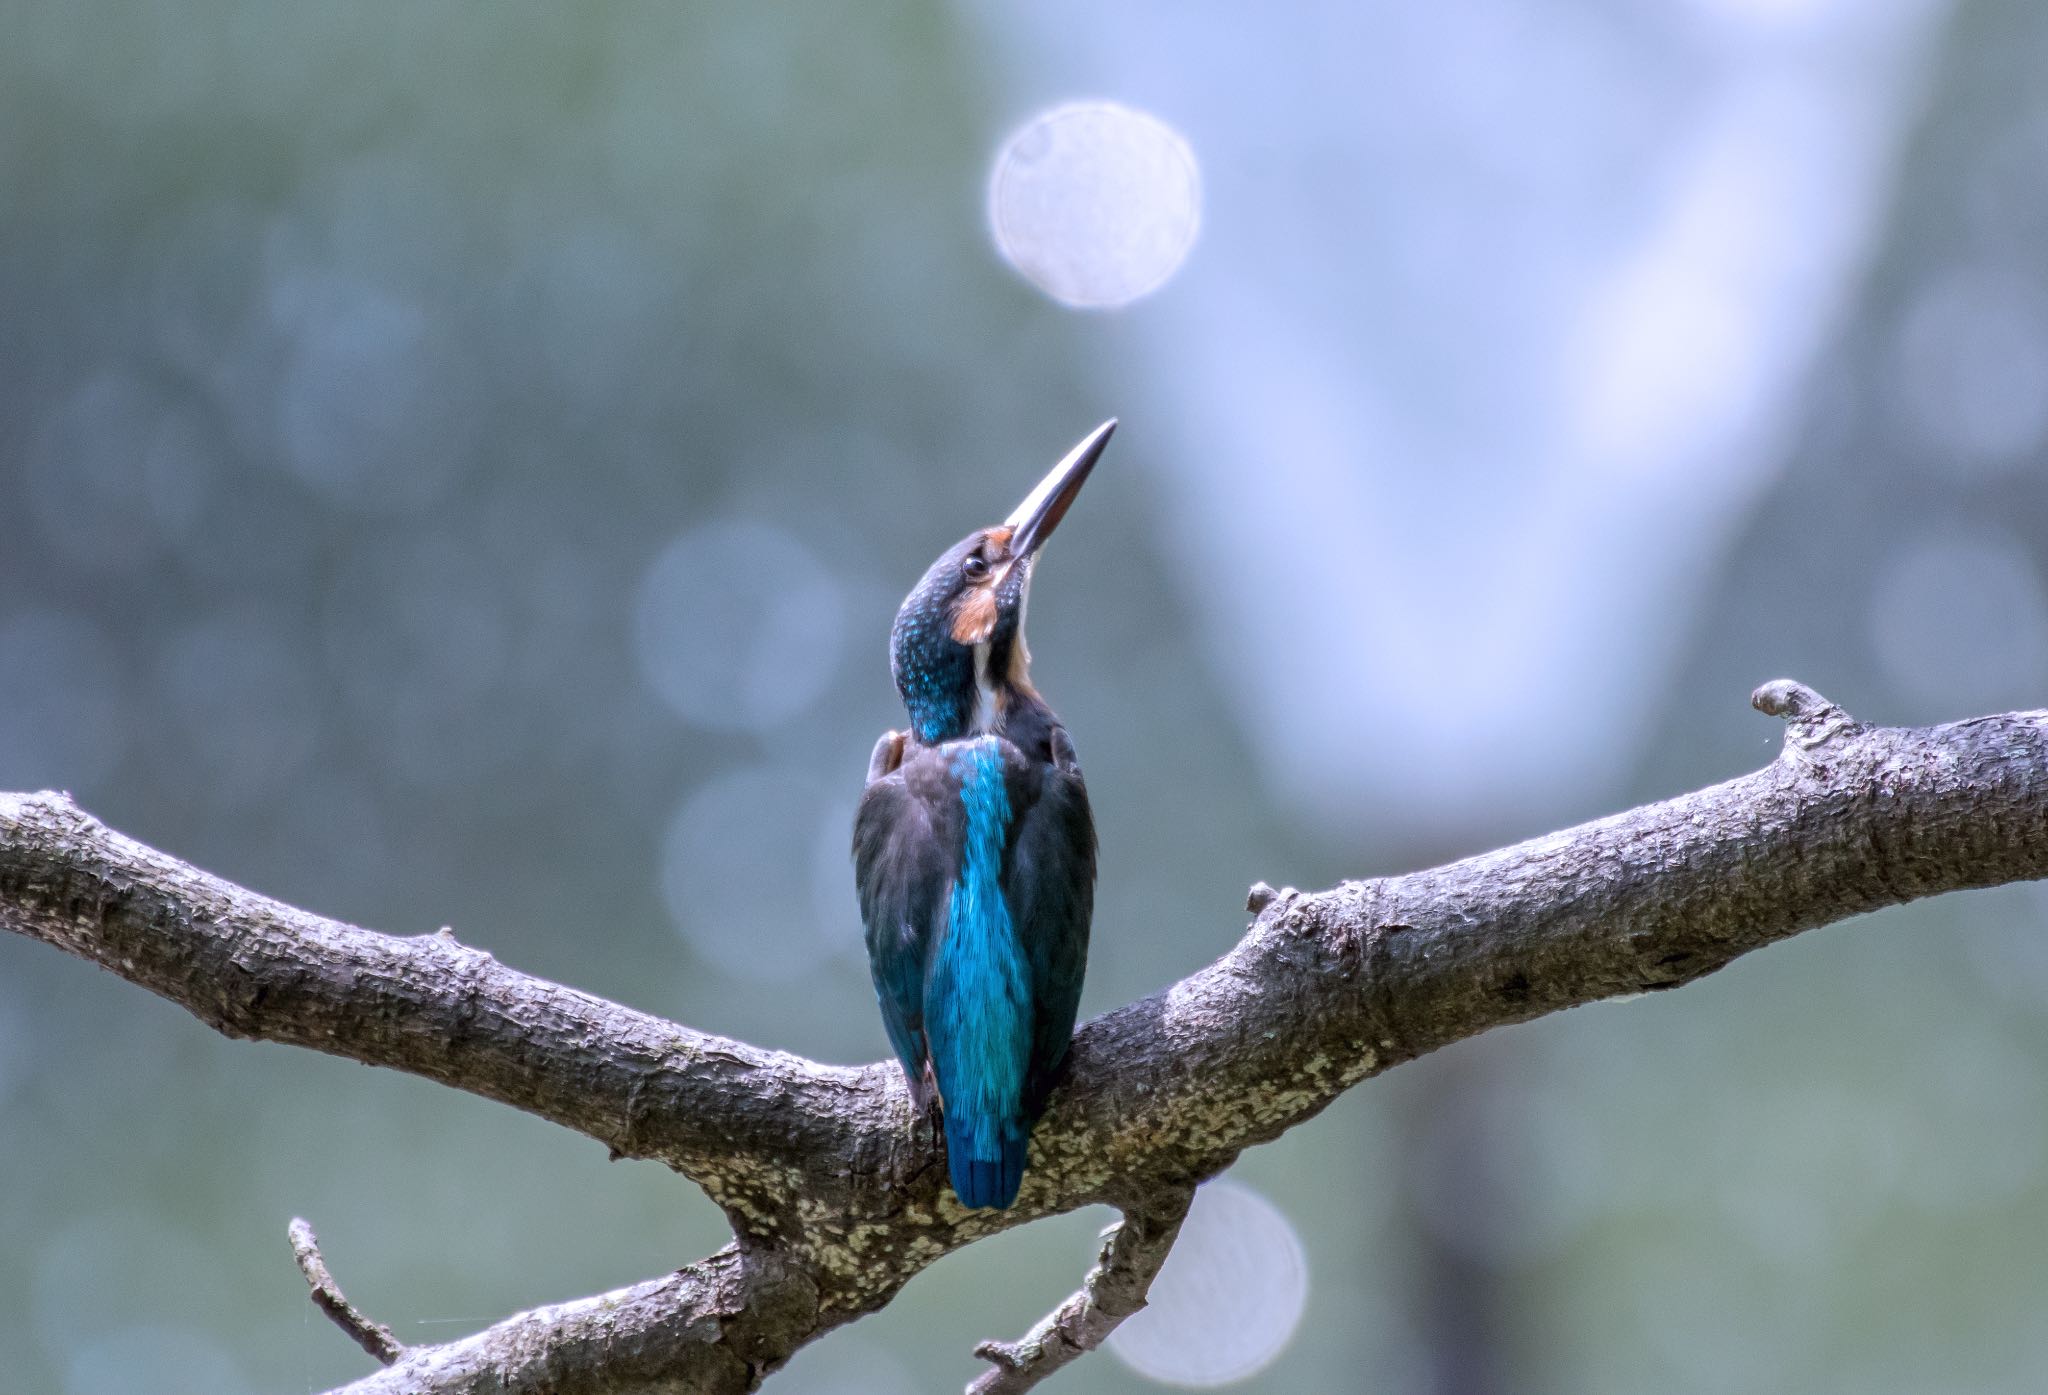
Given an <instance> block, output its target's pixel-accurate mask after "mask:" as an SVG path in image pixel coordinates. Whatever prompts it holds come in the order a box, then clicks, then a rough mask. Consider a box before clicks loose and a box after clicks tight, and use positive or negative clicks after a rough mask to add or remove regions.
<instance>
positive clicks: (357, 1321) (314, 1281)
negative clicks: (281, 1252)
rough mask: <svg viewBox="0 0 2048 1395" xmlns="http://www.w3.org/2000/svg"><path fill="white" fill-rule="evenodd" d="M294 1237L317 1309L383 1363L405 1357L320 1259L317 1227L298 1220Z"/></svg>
mask: <svg viewBox="0 0 2048 1395" xmlns="http://www.w3.org/2000/svg"><path fill="white" fill-rule="evenodd" d="M290 1235H291V1238H292V1258H293V1259H295V1260H297V1261H298V1262H299V1272H300V1273H301V1274H304V1275H305V1276H306V1285H307V1287H309V1288H311V1289H312V1290H313V1306H314V1307H316V1308H318V1309H319V1310H320V1311H321V1312H323V1313H325V1314H327V1316H328V1317H330V1318H332V1319H333V1320H334V1325H335V1326H336V1327H339V1328H340V1329H341V1330H342V1331H344V1332H346V1333H348V1335H349V1338H350V1339H351V1340H352V1341H354V1342H355V1344H356V1345H357V1346H359V1347H361V1348H362V1349H363V1350H364V1351H366V1352H368V1353H370V1355H371V1356H373V1357H375V1358H376V1359H377V1360H378V1362H379V1363H381V1364H383V1365H385V1366H389V1365H392V1364H393V1363H395V1362H397V1361H398V1360H400V1359H401V1358H402V1357H404V1355H405V1346H404V1344H403V1343H401V1342H400V1341H399V1340H398V1338H397V1337H395V1336H393V1335H392V1333H391V1329H390V1328H388V1327H386V1326H385V1325H384V1324H383V1323H381V1322H373V1321H371V1320H370V1318H369V1316H368V1315H367V1314H365V1313H364V1312H363V1311H362V1309H360V1308H358V1307H356V1305H355V1304H353V1303H351V1302H349V1301H348V1299H347V1298H346V1297H344V1296H343V1295H342V1292H341V1285H340V1284H337V1283H336V1282H334V1276H333V1275H332V1274H330V1273H328V1272H327V1261H326V1260H324V1259H322V1258H321V1257H320V1237H319V1236H317V1235H315V1234H314V1233H313V1227H312V1226H311V1225H309V1224H307V1223H306V1221H304V1220H303V1219H301V1218H300V1217H297V1216H294V1217H293V1218H292V1224H291V1230H290Z"/></svg>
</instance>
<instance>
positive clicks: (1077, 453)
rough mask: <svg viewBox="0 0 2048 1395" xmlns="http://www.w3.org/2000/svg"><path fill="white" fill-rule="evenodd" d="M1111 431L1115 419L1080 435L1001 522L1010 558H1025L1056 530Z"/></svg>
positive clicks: (1106, 442)
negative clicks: (1007, 534)
mask: <svg viewBox="0 0 2048 1395" xmlns="http://www.w3.org/2000/svg"><path fill="white" fill-rule="evenodd" d="M1114 430H1116V418H1115V417H1111V418H1110V419H1109V420H1108V421H1106V422H1104V423H1102V425H1100V426H1098V427H1096V428H1095V429H1094V430H1093V431H1091V432H1089V433H1088V434H1087V435H1086V436H1083V437H1082V438H1081V444H1079V445H1078V446H1075V447H1074V448H1073V449H1072V450H1070V451H1068V452H1067V455H1066V458H1065V459H1064V460H1062V461H1060V463H1059V464H1057V465H1055V466H1053V467H1052V470H1051V472H1050V473H1048V474H1047V475H1046V477H1045V478H1044V479H1042V480H1040V481H1039V482H1038V487H1037V488H1036V489H1034V490H1032V491H1031V492H1030V493H1029V494H1027V495H1025V496H1024V502H1023V503H1021V504H1019V505H1017V507H1016V509H1015V510H1014V511H1013V512H1012V513H1011V514H1010V516H1009V517H1008V518H1006V519H1004V520H1003V523H1004V525H1005V526H1006V527H1008V528H1010V529H1012V530H1013V531H1012V532H1011V534H1010V555H1011V556H1012V557H1015V558H1019V559H1022V558H1025V557H1029V556H1030V555H1031V554H1032V553H1034V552H1036V551H1038V548H1039V545H1040V544H1042V543H1043V542H1044V541H1045V540H1046V539H1047V538H1049V537H1051V536H1052V530H1053V529H1055V528H1057V527H1059V523H1060V520H1061V519H1062V518H1065V517H1066V516H1067V508H1068V506H1069V505H1071V504H1072V503H1073V502H1074V496H1075V495H1076V494H1079V493H1080V492H1081V486H1082V485H1083V484H1085V483H1086V482H1087V480H1088V472H1089V471H1090V470H1092V469H1094V468H1095V462H1096V460H1097V459H1098V458H1099V457H1100V456H1101V455H1102V448H1103V447H1104V446H1106V445H1108V444H1109V433H1110V432H1112V431H1114Z"/></svg>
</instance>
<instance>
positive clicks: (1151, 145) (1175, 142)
mask: <svg viewBox="0 0 2048 1395" xmlns="http://www.w3.org/2000/svg"><path fill="white" fill-rule="evenodd" d="M988 219H989V228H990V231H991V232H992V233H993V234H994V236H995V240H996V247H997V249H998V250H999V251H1001V253H1002V254H1003V257H1004V258H1005V259H1006V260H1007V261H1008V262H1009V263H1010V265H1011V266H1014V267H1015V268H1016V269H1017V270H1018V271H1019V272H1020V273H1022V274H1023V276H1024V278H1025V279H1026V280H1028V281H1030V282H1031V284H1033V285H1034V286H1037V287H1038V288H1039V289H1040V290H1042V291H1044V292H1045V293H1046V294H1047V295H1049V296H1051V297H1052V298H1053V299H1054V300H1057V301H1059V302H1060V303H1062V304H1064V305H1071V306H1075V307H1077V308H1082V309H1104V308H1110V307H1114V306H1118V305H1126V304H1129V303H1130V302H1131V301H1133V300H1136V299H1138V298H1139V297H1140V296H1143V295H1148V294H1150V293H1151V292H1153V291H1156V290H1158V289H1159V288H1160V287H1161V286H1163V285H1165V284H1166V282H1167V281H1168V280H1169V279H1171V277H1172V276H1173V274H1174V273H1175V272H1176V271H1178V270H1179V269H1180V266H1181V263H1182V262H1184V261H1186V260H1187V255H1188V251H1189V249H1190V248H1192V247H1193V246H1194V243H1195V234H1196V232H1197V231H1198V230H1199V228H1200V226H1201V219H1202V190H1201V178H1200V175H1199V173H1198V172H1197V169H1196V166H1195V156H1194V152H1193V151H1192V150H1190V149H1189V148H1188V144H1187V142H1186V141H1185V140H1183V139H1181V136H1180V133H1179V132H1177V131H1175V130H1174V129H1173V128H1172V127H1171V126H1168V125H1167V124H1166V123H1165V122H1163V121H1161V120H1159V118H1157V117H1155V116H1151V115H1148V114H1146V113H1145V112H1141V111H1133V110H1132V109H1131V108H1129V107H1125V106H1119V105H1117V104H1116V103H1114V102H1099V101H1097V102H1075V103H1071V104H1070V105H1067V106H1062V107H1055V108H1054V109H1053V110H1051V111H1048V112H1046V113H1044V114H1043V115H1040V116H1038V117H1035V118H1033V119H1032V120H1031V121H1030V122H1028V123H1026V124H1025V125H1024V126H1023V127H1022V128H1021V129H1019V130H1018V131H1017V132H1016V133H1015V134H1013V135H1012V136H1011V137H1010V138H1009V139H1008V140H1007V141H1005V142H1003V147H1002V149H1001V150H1000V151H999V152H998V153H997V155H996V162H995V171H994V173H993V174H992V175H991V176H990V179H989V187H988Z"/></svg>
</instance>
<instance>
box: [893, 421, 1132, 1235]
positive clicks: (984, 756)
mask: <svg viewBox="0 0 2048 1395" xmlns="http://www.w3.org/2000/svg"><path fill="white" fill-rule="evenodd" d="M1108 434H1109V426H1108V425H1105V426H1104V427H1102V428H1099V429H1098V430H1097V431H1096V432H1095V433H1094V434H1093V435H1091V436H1090V437H1089V438H1088V439H1087V440H1086V441H1083V442H1082V444H1081V445H1080V446H1078V447H1076V448H1075V450H1074V451H1073V452H1072V453H1071V454H1070V455H1069V456H1068V457H1067V459H1066V460H1064V461H1062V462H1061V463H1060V465H1059V466H1057V467H1056V468H1055V469H1054V471H1053V473H1052V474H1051V475H1049V476H1048V477H1047V478H1046V480H1045V482H1044V483H1042V484H1041V485H1040V486H1039V488H1038V489H1036V490H1034V491H1033V492H1032V494H1031V496H1030V498H1028V499H1026V501H1025V503H1024V504H1023V505H1022V506H1020V508H1019V509H1018V511H1017V513H1016V514H1014V515H1012V517H1011V518H1010V520H1009V521H1008V522H1006V523H1005V524H1004V525H1002V526H1000V527H997V528H987V529H982V530H981V531H979V532H976V533H974V534H972V535H970V536H969V537H968V538H966V539H965V540H963V541H962V542H960V543H959V544H957V545H956V546H954V547H953V548H951V549H949V550H948V551H947V552H946V553H945V555H944V556H942V557H940V558H939V560H938V561H937V562H935V563H933V564H932V566H931V568H930V569H929V570H928V571H926V573H925V575H924V578H923V580H921V581H920V582H919V583H918V585H917V587H916V588H915V589H914V590H913V591H912V592H911V593H910V596H909V597H908V598H907V599H906V600H905V601H904V602H903V606H902V609H901V610H899V611H898V613H897V616H896V624H895V626H894V628H893V629H892V631H891V634H890V667H891V670H892V672H893V673H894V675H895V679H896V687H897V691H898V692H899V693H900V694H901V696H902V698H903V704H904V707H905V709H906V710H907V711H908V713H909V714H910V719H911V724H910V730H909V731H908V732H907V733H902V734H898V733H895V732H891V733H888V734H887V735H885V736H884V737H883V738H882V740H881V741H880V742H879V743H878V744H877V745H876V747H875V755H874V759H873V760H872V761H871V763H870V765H869V770H868V788H867V792H866V794H865V795H863V797H862V799H861V805H860V812H859V814H858V815H857V817H856V818H855V820H854V836H853V853H854V880H855V883H856V885H857V887H858V889H859V892H860V906H861V920H862V922H863V923H864V925H865V926H866V929H867V945H868V963H869V967H870V969H871V970H872V972H873V976H874V981H875V996H876V998H877V999H878V1000H879V1002H880V1004H881V1009H882V1021H883V1025H884V1027H885V1028H886V1029H887V1031H888V1034H889V1044H890V1046H891V1047H892V1048H893V1049H894V1051H895V1053H896V1057H897V1059H898V1060H899V1061H900V1062H901V1063H902V1065H903V1073H904V1077H905V1079H906V1080H907V1081H908V1082H909V1086H910V1094H911V1102H912V1105H913V1107H914V1108H915V1109H916V1110H917V1111H918V1112H919V1113H920V1114H923V1115H929V1114H930V1113H931V1112H933V1111H937V1112H938V1113H939V1114H940V1115H941V1116H942V1118H943V1121H944V1129H943V1135H944V1138H945V1141H946V1162H947V1171H948V1175H949V1176H950V1178H951V1181H952V1185H953V1191H954V1193H955V1194H956V1195H957V1196H958V1197H959V1198H960V1201H961V1203H962V1204H963V1205H966V1206H996V1207H1003V1206H1008V1205H1010V1204H1011V1203H1012V1202H1013V1201H1015V1200H1016V1197H1017V1191H1018V1188H1019V1186H1020V1185H1021V1184H1022V1181H1023V1177H1024V1169H1025V1162H1026V1153H1027V1151H1028V1146H1029V1143H1030V1137H1031V1129H1032V1126H1033V1125H1034V1124H1036V1123H1037V1121H1038V1118H1039V1116H1040V1115H1041V1114H1042V1113H1044V1111H1045V1106H1046V1101H1047V1097H1048V1096H1049V1094H1050V1093H1051V1090H1052V1088H1053V1086H1054V1084H1055V1083H1056V1082H1057V1081H1058V1078H1059V1073H1060V1070H1061V1068H1062V1067H1063V1066H1064V1064H1065V1061H1066V1054H1067V1043H1068V1041H1069V1039H1070V1038H1071V1036H1072V1035H1073V1029H1074V1016H1075V1013H1076V1010H1077V1009H1078V1007H1079V1005H1080V998H1081V979H1082V974H1083V971H1084V969H1085V967H1086V963H1087V957H1088V922H1089V918H1090V914H1091V912H1092V910H1093V904H1094V889H1095V826H1094V822H1093V819H1092V818H1091V816H1090V814H1089V810H1088V792H1087V788H1086V786H1085V785H1084V784H1083V783H1082V780H1081V769H1080V764H1079V762H1078V761H1076V760H1075V758H1074V748H1073V743H1072V742H1071V741H1070V740H1069V739H1068V738H1067V733H1066V729H1065V728H1064V727H1062V726H1061V725H1060V722H1059V718H1058V717H1056V716H1055V715H1054V714H1053V711H1052V709H1051V708H1050V707H1048V706H1047V705H1046V703H1045V701H1044V699H1043V698H1041V697H1040V696H1039V695H1038V693H1037V691H1036V689H1034V688H1033V687H1032V685H1031V681H1030V676H1029V673H1028V669H1027V665H1028V654H1027V652H1026V650H1025V647H1024V637H1023V633H1022V624H1023V613H1024V602H1025V595H1026V592H1027V590H1028V588H1029V586H1030V580H1031V565H1032V560H1033V557H1034V554H1035V552H1036V550H1037V547H1038V544H1039V543H1041V542H1043V541H1044V539H1045V538H1046V537H1047V536H1048V535H1049V534H1050V533H1051V531H1052V527H1053V525H1054V524H1055V523H1057V522H1058V521H1059V518H1060V516H1061V515H1062V514H1064V513H1065V511H1066V507H1067V505H1068V504H1069V503H1071V502H1072V500H1073V496H1074V493H1075V491H1076V490H1078V489H1079V488H1080V483H1081V481H1082V480H1083V479H1085V478H1086V477H1087V473H1088V470H1089V468H1090V467H1092V466H1093V464H1094V461H1095V458H1096V457H1097V456H1098V455H1099V454H1100V453H1101V449H1102V445H1103V443H1104V442H1105V441H1106V440H1107V439H1108Z"/></svg>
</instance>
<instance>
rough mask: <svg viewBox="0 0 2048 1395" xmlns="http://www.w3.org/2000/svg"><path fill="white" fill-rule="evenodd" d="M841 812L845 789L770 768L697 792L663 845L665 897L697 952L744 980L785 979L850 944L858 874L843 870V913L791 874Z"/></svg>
mask: <svg viewBox="0 0 2048 1395" xmlns="http://www.w3.org/2000/svg"><path fill="white" fill-rule="evenodd" d="M827 809H831V810H834V811H836V812H839V813H841V814H843V813H844V808H843V806H842V805H841V804H840V801H839V794H838V791H837V790H836V789H835V788H833V787H831V786H829V785H824V784H821V783H819V782H818V781H816V780H813V779H810V778H809V777H807V776H803V775H799V774H797V773H795V772H792V771H788V770H782V769H777V768H775V767H770V766H762V767H756V768H754V769H751V770H741V771H737V772H735V773H733V774H730V775H722V776H720V777H718V778H717V779H715V780H709V781H706V782H705V783H704V784H701V785H699V786H698V787H697V788H696V789H694V790H692V791H691V792H690V794H689V796H688V797H687V798H685V799H684V800H683V802H682V805H681V806H680V807H679V808H678V809H677V810H676V812H675V816H674V818H672V819H671V820H670V821H669V826H668V833H667V835H666V836H665V837H664V838H663V839H662V843H661V894H662V900H663V901H664V902H665V903H666V904H667V906H668V912H669V916H670V918H671V919H672V920H673V921H674V922H675V926H676V929H677V930H678V931H680V932H681V933H682V936H683V938H684V939H685V940H687V941H688V942H689V946H690V949H691V950H692V951H693V952H694V953H696V954H698V955H700V956H701V957H702V958H704V959H706V960H708V961H709V962H710V963H712V964H714V965H716V966H717V967H718V968H719V969H720V970H722V971H723V972H725V973H727V974H729V975H731V976H732V977H734V978H743V979H756V980H769V981H773V980H779V979H791V978H797V977H799V976H801V975H803V974H806V973H809V972H811V971H812V970H813V969H815V968H817V967H818V966H819V965H820V964H822V963H824V961H825V960H826V959H828V958H830V957H831V956H832V955H833V953H834V952H835V951H836V950H837V949H838V948H840V947H841V945H842V944H843V938H842V937H841V936H839V935H836V934H835V931H836V930H839V929H842V928H843V927H841V926H840V925H839V922H840V921H843V920H845V919H848V918H850V917H851V915H852V910H851V906H852V900H853V896H852V891H851V887H852V883H853V874H852V872H851V871H850V870H846V869H845V868H844V866H843V865H842V874H841V875H842V877H843V881H842V882H841V891H840V898H839V907H840V909H839V914H838V916H836V917H835V918H834V919H832V920H822V919H821V918H820V917H821V913H822V912H823V910H824V909H825V904H824V903H825V898H824V897H823V895H822V894H820V893H819V892H818V890H817V888H816V886H815V884H814V881H813V880H812V879H810V878H806V877H803V876H792V875H790V854H791V852H792V850H796V851H798V852H803V851H807V850H809V849H811V848H813V847H814V846H815V845H816V840H817V828H818V820H819V817H820V815H821V813H822V812H823V811H825V810H827Z"/></svg>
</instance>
